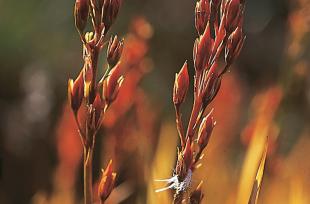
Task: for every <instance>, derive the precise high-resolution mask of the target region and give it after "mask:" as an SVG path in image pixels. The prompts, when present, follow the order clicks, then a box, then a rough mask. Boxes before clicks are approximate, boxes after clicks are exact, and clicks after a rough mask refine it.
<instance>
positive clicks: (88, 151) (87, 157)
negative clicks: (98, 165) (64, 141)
mask: <svg viewBox="0 0 310 204" xmlns="http://www.w3.org/2000/svg"><path fill="white" fill-rule="evenodd" d="M93 151H94V150H93V148H92V147H84V204H92V194H93V189H92V187H93V182H92V180H93V177H92V163H93Z"/></svg>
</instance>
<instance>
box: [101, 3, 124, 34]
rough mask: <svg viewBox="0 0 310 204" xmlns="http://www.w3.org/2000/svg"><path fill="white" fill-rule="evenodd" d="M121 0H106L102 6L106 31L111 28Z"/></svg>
mask: <svg viewBox="0 0 310 204" xmlns="http://www.w3.org/2000/svg"><path fill="white" fill-rule="evenodd" d="M120 5H121V0H105V1H104V3H103V6H102V22H103V24H104V27H105V33H106V32H107V31H108V30H109V29H110V27H111V25H112V24H113V22H114V21H115V19H116V17H117V14H118V11H119V8H120Z"/></svg>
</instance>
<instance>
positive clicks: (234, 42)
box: [225, 27, 245, 65]
mask: <svg viewBox="0 0 310 204" xmlns="http://www.w3.org/2000/svg"><path fill="white" fill-rule="evenodd" d="M244 40H245V36H244V35H243V31H242V28H241V27H237V28H236V30H235V31H234V32H233V33H232V34H230V36H229V37H228V40H227V44H226V47H225V61H226V63H227V64H228V65H231V64H232V63H233V61H234V60H235V59H236V58H237V57H238V56H239V54H240V51H241V49H242V47H243V44H244Z"/></svg>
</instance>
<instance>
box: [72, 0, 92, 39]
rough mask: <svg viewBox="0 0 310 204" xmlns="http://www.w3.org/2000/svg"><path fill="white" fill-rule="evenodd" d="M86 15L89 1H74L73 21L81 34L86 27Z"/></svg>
mask: <svg viewBox="0 0 310 204" xmlns="http://www.w3.org/2000/svg"><path fill="white" fill-rule="evenodd" d="M88 15H89V0H76V1H75V6H74V21H75V26H76V28H77V29H78V31H79V32H80V33H82V32H83V31H84V29H85V27H86V24H87V19H88Z"/></svg>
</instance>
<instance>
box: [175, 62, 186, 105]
mask: <svg viewBox="0 0 310 204" xmlns="http://www.w3.org/2000/svg"><path fill="white" fill-rule="evenodd" d="M188 87H189V76H188V70H187V62H185V63H184V65H183V67H182V69H181V70H180V72H179V73H178V74H176V75H175V81H174V87H173V103H174V104H175V105H180V104H181V103H183V102H184V100H185V97H186V94H187V90H188Z"/></svg>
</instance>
